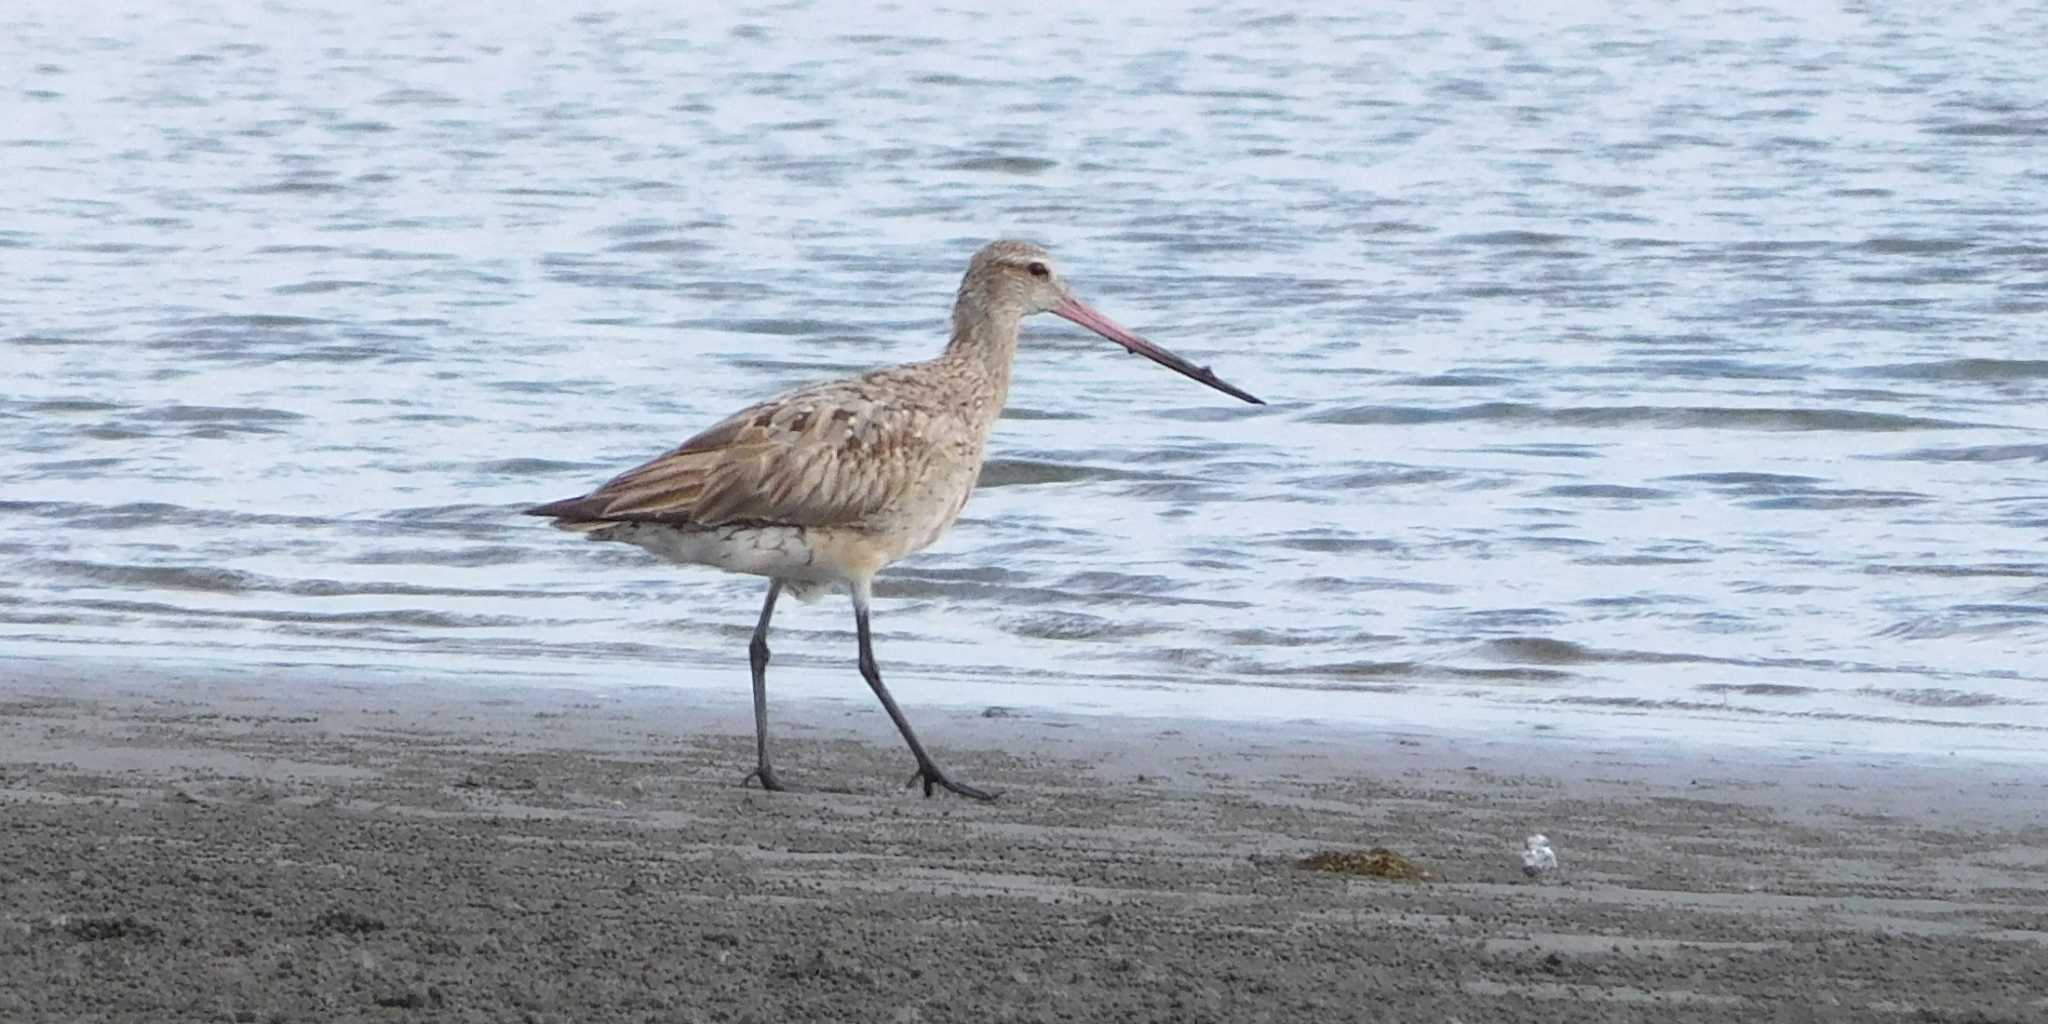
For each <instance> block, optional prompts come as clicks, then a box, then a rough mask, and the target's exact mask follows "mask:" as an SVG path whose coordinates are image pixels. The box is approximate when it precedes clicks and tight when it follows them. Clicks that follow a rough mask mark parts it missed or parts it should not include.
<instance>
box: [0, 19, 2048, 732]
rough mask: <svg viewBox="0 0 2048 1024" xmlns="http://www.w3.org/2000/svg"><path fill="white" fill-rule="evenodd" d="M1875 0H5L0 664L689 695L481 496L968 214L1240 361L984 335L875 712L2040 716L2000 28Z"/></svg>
mask: <svg viewBox="0 0 2048 1024" xmlns="http://www.w3.org/2000/svg"><path fill="white" fill-rule="evenodd" d="M1893 6H1895V7H1898V9H1896V10H1893V9H1886V8H1883V7H1882V6H1881V7H1880V9H1878V10H1874V11H1870V12H1864V13H1851V14H1841V13H1830V14H1826V15H1821V14H1816V13H1811V12H1808V11H1807V10H1806V7H1805V5H1790V4H1788V5H1784V6H1783V7H1782V8H1780V9H1771V8H1765V7H1756V6H1737V5H1733V4H1716V3H1707V4H1681V5H1678V6H1676V7H1671V8H1661V9H1660V13H1658V14H1657V15H1655V16H1654V18H1646V17H1645V14H1644V11H1643V9H1641V8H1638V7H1629V8H1626V9H1624V8H1621V7H1619V6H1617V7H1615V8H1613V9H1612V10H1606V11H1597V10H1594V9H1591V8H1588V7H1586V6H1585V5H1580V4H1572V5H1545V4H1540V3H1539V4H1533V5H1532V4H1515V5H1498V6H1494V5H1485V4H1468V5H1450V6H1446V5H1442V4H1411V5H1405V6H1398V7H1395V8H1392V9H1385V8H1380V7H1375V8H1374V9H1373V10H1371V11H1370V12H1369V13H1364V14H1349V13H1342V12H1343V10H1344V8H1343V6H1341V5H1332V7H1331V10H1332V12H1333V13H1331V14H1329V15H1327V16H1307V15H1278V16H1274V15H1269V14H1267V13H1266V12H1265V11H1266V9H1265V8H1263V7H1261V6H1259V5H1238V6H1217V5H1210V6H1205V7H1202V8H1199V9H1186V10H1183V11H1180V12H1179V13H1156V12H1153V11H1151V10H1150V8H1149V6H1148V10H1147V12H1146V13H1142V14H1140V13H1134V12H1130V11H1122V10H1109V9H1103V8H1100V7H1099V6H1093V5H1074V6H1072V7H1071V8H1067V9H1060V8H1059V7H1058V5H1053V7H1051V8H1047V7H1045V6H1044V5H1040V7H1039V8H1035V12H1036V13H1035V14H1034V16H1033V17H1031V18H1004V17H980V16H974V15H969V14H961V13H954V14H943V15H920V16H917V17H915V18H914V19H913V18H908V17H905V18H902V19H901V20H902V21H903V22H904V23H903V24H894V23H891V22H890V21H889V19H887V18H881V19H877V18H876V17H874V16H872V15H867V14H863V15H862V16H860V17H855V16H853V15H852V13H851V12H850V11H849V13H846V14H840V13H835V11H834V10H833V9H832V8H829V7H825V6H811V5H806V4H789V5H783V6H778V7H766V6H763V7H756V8H752V9H743V10H740V11H737V12H733V13H728V14H724V15H716V16H706V15H701V14H692V15H690V16H688V17H684V16H682V15H679V14H676V13H674V12H672V11H663V10H662V9H661V8H660V7H657V6H648V7H644V8H637V9H626V8H599V7H592V8H589V9H588V10H587V11H585V12H583V13H576V12H575V11H567V12H561V11H550V12H547V13H544V14H533V15H513V14H507V13H505V12H504V11H502V10H501V9H500V8H499V7H497V6H495V5H493V6H483V5H478V6H475V7H472V8H469V9H457V8H443V9H439V10H432V11H427V10H413V9H411V5H403V4H395V3H393V4H385V5H382V6H375V7H370V8H366V9H362V10H360V11H359V10H358V9H357V8H356V7H355V6H354V5H349V6H343V5H333V6H331V7H328V8H325V9H322V8H316V7H311V6H303V5H301V6H293V7H290V8H286V7H283V6H279V5H257V4H253V3H250V4H241V3H233V4H216V5H211V6H209V5H205V4H199V5H186V6H185V7H184V8H183V10H184V11H185V15H184V16H183V17H173V16H171V15H167V14H163V13H160V12H157V11H156V10H155V9H154V8H149V7H140V6H138V7H137V8H136V9H135V13H131V14H122V13H115V12H111V11H110V10H108V9H106V8H102V7H94V8H91V9H89V10H87V11H85V12H83V13H81V12H78V11H71V10H63V11H59V10H58V9H57V8H47V9H44V10H41V11H38V12H31V13H27V14H22V13H16V14H13V15H10V16H9V17H10V24H8V25H6V26H4V27H0V66H6V67H9V68H13V69H15V73H14V74H13V76H12V81H11V84H10V86H9V88H10V89H11V93H10V94H8V95H7V96H6V97H5V99H4V100H0V103H4V109H5V110H6V112H7V115H8V116H6V117H5V118H0V175H4V177H5V179H6V180H7V181H9V182H10V184H9V186H8V187H7V188H6V190H5V191H4V192H0V213H4V217H0V276H4V278H5V280H6V281H7V282H8V287H7V288H5V289H0V338H4V341H0V346H4V348H0V351H4V352H5V354H6V358H7V360H8V363H9V364H10V365H9V372H8V373H7V375H6V376H5V378H4V379H0V439H4V441H5V444H4V445H0V563H4V565H5V567H6V570H7V572H6V579H5V580H4V581H0V658H9V659H27V658H89V657H95V658H96V657H109V656H114V657H127V656H143V657H148V658H150V659H153V661H155V662H156V663H158V664H207V665H215V666H221V665H234V666H243V667H264V668H282V667H292V668H293V669H294V670H295V671H322V672H324V671H336V672H340V671H365V670H366V671H371V672H391V673H404V674H407V675H409V676H413V675H433V676H442V675H445V676H458V677H463V678H474V679H484V680H488V679H492V678H500V677H504V676H508V675H518V676H521V677H526V678H539V679H561V680H564V681H573V682H577V683H598V684H651V683H664V684H666V683H673V684H679V685H702V686H716V687H721V688H730V689H733V690H734V691H735V692H744V689H745V685H746V683H745V669H744V660H745V657H744V654H743V651H742V647H743V644H744V636H745V634H746V632H747V630H748V629H749V628H750V627H751V625H752V620H753V616H754V613H755V610H756V604H757V602H758V599H759V590H760V585H759V583H758V582H757V581H754V580H750V579H738V578H727V577H719V576H716V575H713V574H710V573H707V572H702V571H683V570H676V569H672V568H668V567H664V566H661V565H659V564H655V563H652V562H650V561H649V560H648V559H647V558H646V557H645V556H643V555H642V554H640V553H639V552H637V551H635V550H633V549H628V548H623V547H612V546H602V545H594V544H586V543H581V542H578V541H575V540H574V539H573V538H570V537H567V536H565V535H562V534H559V533H557V532H555V531H552V530H549V529H547V528H546V527H545V526H544V525H543V524H541V523H539V522H537V521H534V520H531V519H526V518H523V517H520V516H518V515H515V514H513V513H514V511H515V510H516V509H517V508H519V507H522V506H524V505H527V504H531V503H534V502H536V501H541V500H547V499H553V498H559V497H566V496H569V495H572V494H576V493H580V492H582V491H583V490H586V489H588V488H589V487H590V486H591V485H594V484H595V483H597V482H599V481H600V480H602V479H603V478H605V477H606V476H608V475H610V474H611V473H612V472H614V471H615V470H618V469H621V468H624V467H625V466H627V465H630V464H632V463H634V462H637V461H639V460H640V459H642V458H644V457H647V456H649V455H652V454H654V453H655V452H658V451H659V450H661V449H663V448H664V447H666V446H668V445H669V444H671V443H673V442H675V441H677V440H680V439H681V438H682V437H684V436H687V435H688V434H690V433H692V432H693V431H694V430H696V429H697V428H699V427H702V426H704V425H706V424H708V423H709V422H710V421H711V420H713V419H715V418H716V417H717V416H719V415H721V414H722V413H724V412H726V411H729V410H730V409H732V408H734V407H736V406H738V405H739V404H742V403H744V402H746V401H748V400H751V399H754V398H757V397H761V396H764V395H766V394H769V393H772V392H774V391H777V390H779V389H782V388H785V387H789V386H793V385H796V384H799V383H803V382H806V381H810V380H815V379H819V378H823V377H829V376H833V375H838V374H842V373H846V372H851V371H855V370H858V369H863V368H867V367H870V366H875V365H880V364H886V363H891V362H899V361H905V360H910V359H916V358H923V357H925V356H927V355H930V354H932V353H933V352H935V351H936V350H937V348H938V346H939V345H940V343H941V342H942V340H943V330H944V323H945V316H946V303H947V302H948V301H949V299H950V296H951V293H952V290H953V288H954V287H955V285H956V284H957V279H958V274H959V271H960V270H961V268H962V267H963V266H964V263H965V260H966V257H967V255H968V254H969V253H970V252H972V250H973V249H974V248H975V247H976V246H978V245H979V244H980V243H981V242H983V241H985V240H987V239H989V238H991V237H996V236H1002V235H1021V236H1025V237H1032V238H1036V239H1039V240H1041V241H1044V242H1046V243H1048V244H1050V245H1052V246H1053V247H1054V248H1055V249H1056V250H1057V251H1058V252H1059V253H1060V254H1061V255H1062V256H1063V257H1064V260H1065V263H1066V265H1067V270H1068V274H1069V276H1070V277H1071V278H1072V279H1073V280H1074V281H1075V282H1076V284H1077V285H1078V286H1079V288H1080V290H1081V291H1082V292H1083V294H1085V295H1086V296H1088V297H1089V298H1091V299H1092V300H1094V301H1095V302H1096V303H1097V304H1098V305H1100V306H1101V307H1103V308H1104V309H1105V310H1106V311H1107V312H1109V313H1110V314H1111V315H1113V316H1116V317H1118V318H1119V319H1121V320H1123V321H1125V322H1127V323H1129V324H1131V325H1132V326H1133V327H1135V328H1137V329H1139V330H1141V331H1143V332H1144V333H1146V334H1148V335H1150V336H1151V337H1153V338H1154V339H1155V340H1158V341H1160V342H1162V343H1164V344H1166V345H1168V346H1170V347H1172V348H1175V349H1176V350H1178V351H1181V352H1182V353H1184V354H1187V355H1189V356H1190V357H1191V358H1194V359H1196V360H1197V361H1199V362H1205V363H1213V364H1214V365H1215V366H1216V368H1217V370H1218V372H1219V373H1221V374H1222V375H1223V376H1224V377H1225V378H1226V379H1229V380H1231V381H1232V382H1234V383H1237V384H1239V385H1241V386H1243V387H1245V388H1247V389H1248V390H1250V391H1252V392H1254V393H1256V394H1259V395H1260V396H1262V397H1264V398H1266V399H1267V400H1268V401H1270V402H1271V403H1272V404H1271V405H1269V406H1267V407H1264V408H1254V407H1249V406H1242V405H1238V404H1236V403H1233V402H1231V401H1230V400H1229V399H1226V398H1223V397H1222V396H1219V395H1217V394H1215V393H1214V392H1211V391H1208V390H1206V389H1203V388H1201V387H1199V386H1196V385H1194V384H1191V383H1189V382H1187V381H1185V380H1183V379H1181V378H1178V377H1175V376H1173V375H1171V374H1169V373H1166V372H1164V371H1162V370H1160V369H1159V368H1157V367H1155V366H1152V365H1151V364H1149V363H1145V362H1143V361H1141V360H1133V359H1126V358H1120V357H1119V356H1118V355H1117V352H1116V350H1115V349H1114V348H1113V347H1110V346H1107V345H1105V344H1103V343H1101V342H1099V341H1097V340H1094V339H1092V338H1089V337H1085V336H1083V335H1081V334H1080V333H1079V332H1078V331H1077V330H1076V329H1073V328H1071V327H1070V326H1068V325H1065V324H1063V323H1058V322H1052V321H1047V322H1036V321H1034V322H1033V324H1032V327H1031V329H1030V330H1029V331H1028V332H1027V339H1026V345H1025V347H1024V350H1023V353H1022V355H1021V356H1020V366H1019V368H1018V372H1017V386H1016V389H1015V392H1014V394H1013V397H1012V406H1011V410H1010V413H1009V415H1008V417H1007V418H1006V420H1005V421H1004V423H1003V424H1002V425H1001V427H1000V430H999V435H998V438H997V441H996V455H995V458H994V461H992V462H991V463H990V465H989V466H988V468H987V471H986V472H985V474H984V479H983V488H982V491H981V492H980V493H979V494H977V496H976V497H975V499H974V501H973V503H972V504H970V505H969V507H968V512H967V516H966V518H965V519H963V521H962V522H961V523H960V525H959V526H958V527H957V528H956V529H955V531H954V533H953V534H952V535H951V536H950V537H949V538H948V539H947V540H946V541H945V542H944V543H942V544H941V545H940V546H939V547H937V548H935V549H933V550H931V551H929V552H927V553H925V554H922V555H920V556H918V557H916V558H914V559H912V560H910V561H908V562H906V563H904V564H902V565H900V566H898V567H897V568H896V569H895V570H893V571H892V572H891V573H890V574H889V575H888V576H887V577H886V583H885V584H884V585H883V586H882V587H881V589H880V593H881V595H882V601H881V602H880V603H879V606H878V609H877V613H876V614H877V626H878V630H879V632H880V634H881V635H880V639H879V641H878V642H879V646H880V651H881V655H882V658H883V662H884V667H885V671H888V672H890V673H892V674H893V675H894V677H895V678H896V679H897V680H898V681H899V684H898V691H899V693H900V694H901V695H902V696H903V697H904V699H905V700H906V701H907V702H912V703H920V702H925V703H928V702H941V701H958V702H981V701H986V702H990V703H1005V704H1041V705H1054V706H1060V707H1069V708H1076V707H1078V708H1103V709H1112V710H1140V711H1143V710H1148V709H1168V710H1173V711H1176V712H1185V711H1196V712H1206V713H1211V714H1218V715H1224V716H1247V717H1275V716H1278V717H1288V716H1300V717H1326V718H1327V717H1341V718H1356V719H1364V720H1386V721H1389V722H1394V723H1401V724H1407V725H1414V726H1417V727H1425V726H1426V727H1456V726H1459V725H1466V726H1473V727H1478V728H1486V729H1502V730H1528V729H1567V730H1582V731H1587V732H1592V733H1608V734H1613V733H1631V734H1636V735H1649V734H1668V735H1671V736H1676V737H1687V736H1694V737H1698V736H1708V735H1723V736H1730V735H1739V736H1742V737H1745V738H1747V739H1750V740H1753V741H1756V742H1765V743H1801V744H1803V743H1813V744H1823V745H1837V746H1841V747H1847V748H1852V749H1854V748H1864V747H1871V746H1887V747H1896V748H1901V749H1921V750H1966V751H1986V750H1988V751H2003V752H2006V753H2011V752H2016V751H2021V752H2023V751H2030V750H2038V749H2040V748H2042V747H2043V746H2044V745H2048V703H2044V702H2048V665H2044V664H2043V661H2042V659H2041V657H2040V656H2039V652H2040V651H2041V650H2042V648H2043V644H2044V641H2048V556H2044V555H2043V550H2044V548H2043V541H2044V538H2048V483H2044V480H2048V469H2044V465H2043V464H2044V463H2048V351H2044V350H2043V348H2042V343H2041V339H2042V338H2043V336H2044V328H2048V212H2044V210H2048V206H2044V204H2042V203H2041V202H2040V197H2041V196H2042V195H2044V194H2048V170H2044V168H2048V159H2044V158H2048V119H2044V117H2043V114H2042V113H2041V112H2042V111H2044V110H2048V77H2044V76H2042V75H2041V74H2040V73H2039V55H2038V52H2037V50H2036V49H2035V48H2034V47H2033V46H2032V44H2031V43H2030V42H2029V40H2038V39H2042V38H2048V7H2044V6H2043V5H2041V4H2033V5H2027V6H2017V5H2004V6H1997V5H1993V6H1992V7H1978V6H1972V5H1953V6H1946V7H1944V6H1940V5H1935V6H1926V7H1910V8H1908V7H1903V6H1898V5H1893ZM1994 7H1995V10H1994ZM345 11H346V12H350V13H348V14H346V15H344V14H343V13H342V12H345ZM143 12H147V13H143ZM850 618H851V616H850V614H848V612H847V610H846V609H845V607H844V606H843V604H842V603H840V602H838V601H834V602H832V603H830V604H826V605H818V606H812V607H800V606H794V605H791V606H788V610H787V611H785V612H783V613H782V616H781V617H780V618H779V620H778V626H779V631H778V633H777V641H778V643H777V644H776V650H777V669H776V673H777V675H776V678H777V680H778V684H777V685H778V687H781V688H783V689H782V692H792V691H794V692H809V693H833V694H844V695H846V696H849V697H861V696H862V691H863V688H862V687H861V684H860V682H859V680H858V678H857V677H856V676H854V675H853V674H852V672H851V669H850V665H851V660H852V649H851V640H850V638H849V637H848V635H847V630H848V629H849V627H850V621H849V620H850ZM18 663H25V662H18Z"/></svg>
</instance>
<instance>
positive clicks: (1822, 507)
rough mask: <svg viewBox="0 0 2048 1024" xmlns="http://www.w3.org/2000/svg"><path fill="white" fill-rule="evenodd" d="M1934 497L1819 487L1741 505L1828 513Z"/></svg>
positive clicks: (1900, 504) (1893, 505) (1898, 505)
mask: <svg viewBox="0 0 2048 1024" xmlns="http://www.w3.org/2000/svg"><path fill="white" fill-rule="evenodd" d="M1933 500H1934V499H1933V498H1931V497H1929V496H1927V495H1925V494H1915V493H1913V492H1912V491H1861V490H1827V491H1823V490H1816V491H1813V492H1811V493H1807V494H1792V495H1784V496H1782V497H1776V498H1758V499H1756V500H1754V501H1745V502H1743V503H1742V504H1743V506H1744V507H1746V508H1753V509H1760V510H1765V511H1787V512H1792V511H1800V512H1829V511H1834V510H1837V509H1848V508H1902V507H1905V506H1907V505H1923V504H1926V503H1927V502H1930V501H1933Z"/></svg>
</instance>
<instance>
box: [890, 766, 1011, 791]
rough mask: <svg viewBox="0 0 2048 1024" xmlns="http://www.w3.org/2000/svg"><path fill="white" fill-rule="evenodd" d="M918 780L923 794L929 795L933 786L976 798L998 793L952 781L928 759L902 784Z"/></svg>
mask: <svg viewBox="0 0 2048 1024" xmlns="http://www.w3.org/2000/svg"><path fill="white" fill-rule="evenodd" d="M920 782H921V783H923V784H924V795H925V796H931V795H932V790H933V789H934V788H939V789H944V790H946V791H947V792H951V793H958V794H960V795H961V796H965V797H973V798H974V799H976V800H994V799H995V798H996V797H997V796H999V795H1000V794H997V793H991V792H989V791H987V790H985V789H976V788H974V787H973V786H970V785H968V784H966V783H964V782H954V781H953V780H952V779H949V778H947V777H946V773H945V772H942V771H940V770H939V766H938V765H935V764H932V763H931V762H929V761H927V762H925V763H924V764H922V765H919V766H918V769H917V774H915V775H912V776H911V777H910V781H909V782H906V783H904V785H905V786H915V785H917V784H918V783H920Z"/></svg>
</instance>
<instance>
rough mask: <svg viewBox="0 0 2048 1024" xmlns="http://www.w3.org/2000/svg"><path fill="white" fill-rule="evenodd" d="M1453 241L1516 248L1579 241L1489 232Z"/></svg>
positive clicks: (1534, 233)
mask: <svg viewBox="0 0 2048 1024" xmlns="http://www.w3.org/2000/svg"><path fill="white" fill-rule="evenodd" d="M1450 240H1451V241H1453V242H1457V243H1460V244H1462V245H1495V246H1506V247H1516V248H1528V247H1535V246H1552V245H1564V244H1565V243H1567V242H1574V241H1577V239H1575V238H1573V237H1572V236H1571V235H1553V234H1550V233H1548V232H1543V231H1487V232H1482V233H1480V234H1476V235H1452V236H1451V238H1450Z"/></svg>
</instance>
